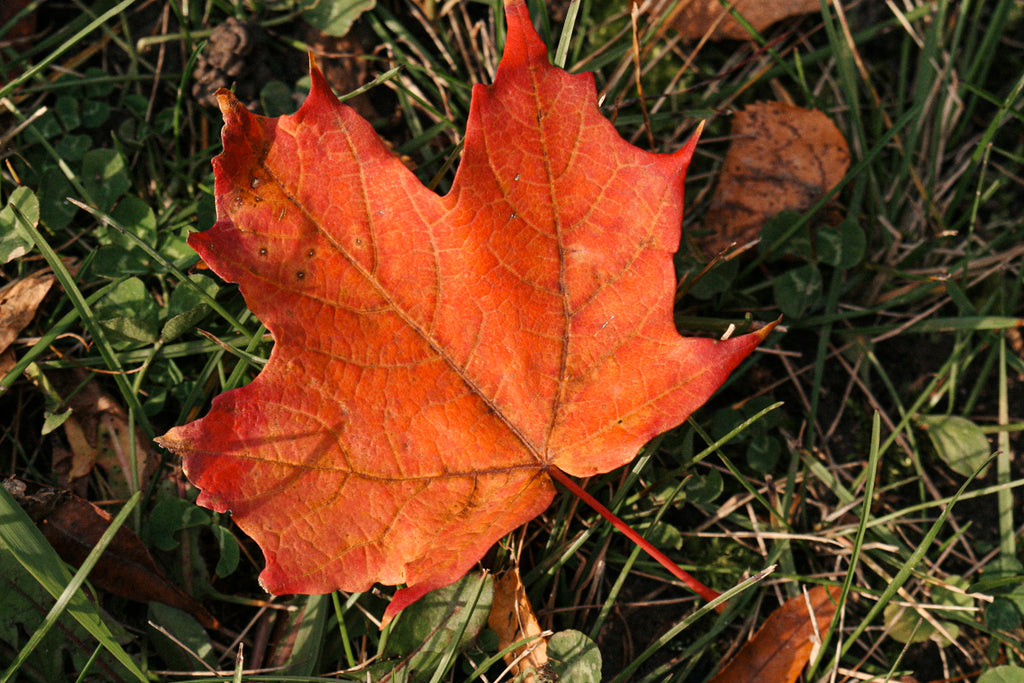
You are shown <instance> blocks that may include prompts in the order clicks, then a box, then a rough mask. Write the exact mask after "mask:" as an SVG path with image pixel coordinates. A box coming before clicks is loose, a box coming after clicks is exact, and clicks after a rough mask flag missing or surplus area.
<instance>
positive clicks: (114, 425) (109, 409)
mask: <svg viewBox="0 0 1024 683" xmlns="http://www.w3.org/2000/svg"><path fill="white" fill-rule="evenodd" d="M48 377H49V379H50V380H51V382H52V383H53V385H54V387H55V388H56V389H57V391H58V392H59V394H60V395H61V396H68V395H69V394H71V393H72V392H73V391H75V389H76V388H77V386H78V385H79V384H81V383H82V380H84V379H85V372H84V371H82V370H77V371H70V372H66V373H48ZM67 406H68V407H69V408H70V409H71V412H72V414H71V417H69V418H68V419H67V420H66V421H65V422H64V425H63V427H64V434H65V435H66V436H67V440H68V445H69V446H70V448H71V452H70V458H68V457H67V456H68V453H67V452H66V451H63V450H62V449H54V469H55V470H56V471H57V472H58V473H60V474H61V475H62V476H61V483H62V485H66V486H67V487H68V488H72V489H73V488H75V482H76V481H77V480H79V479H81V478H82V477H85V476H86V475H88V474H89V473H90V472H91V471H92V470H93V468H94V467H96V466H99V467H100V468H102V469H103V470H104V471H105V472H107V484H108V486H110V488H111V494H112V495H114V496H127V495H129V494H130V493H131V492H133V491H135V490H136V487H135V486H131V485H129V484H128V479H129V477H131V472H132V466H131V461H130V459H129V458H130V457H131V455H130V454H131V453H132V434H131V430H130V429H129V428H128V413H127V411H126V410H125V409H124V407H123V406H122V405H121V404H119V403H118V402H117V401H116V400H114V398H113V397H111V396H110V395H109V394H108V393H106V392H105V391H104V390H103V389H102V388H101V387H100V385H99V384H98V383H96V382H89V383H87V384H86V385H85V386H84V387H82V389H81V390H80V391H77V392H76V393H74V395H73V396H71V398H70V399H68V401H67ZM135 458H136V467H135V469H136V471H137V472H138V477H139V480H138V486H140V487H144V486H145V485H146V484H147V483H148V481H149V478H150V477H151V476H152V474H153V472H154V471H155V469H156V467H157V466H158V465H159V462H160V459H159V457H158V456H157V455H156V452H155V451H154V450H153V449H152V447H151V446H150V442H149V440H148V439H146V438H145V436H144V435H143V434H142V432H141V430H138V429H136V430H135ZM118 471H120V472H121V473H122V475H123V476H111V475H112V473H114V472H118Z"/></svg>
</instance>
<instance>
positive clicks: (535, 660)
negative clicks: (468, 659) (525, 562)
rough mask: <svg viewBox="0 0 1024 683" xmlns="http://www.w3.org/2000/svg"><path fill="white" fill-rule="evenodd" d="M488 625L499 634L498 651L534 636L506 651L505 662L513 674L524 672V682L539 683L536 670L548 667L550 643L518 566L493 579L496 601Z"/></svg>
mask: <svg viewBox="0 0 1024 683" xmlns="http://www.w3.org/2000/svg"><path fill="white" fill-rule="evenodd" d="M487 625H488V626H490V627H491V630H492V631H494V632H495V633H497V634H498V650H499V651H500V650H504V649H505V648H506V647H508V646H509V645H511V644H512V643H515V642H518V641H520V640H524V639H526V638H530V639H531V640H530V641H529V642H527V643H525V644H524V645H521V646H519V647H517V648H516V649H515V650H513V651H511V652H509V653H508V654H506V655H505V663H506V664H508V665H509V666H510V667H511V674H512V676H513V677H516V676H519V674H520V673H525V676H524V678H522V679H521V680H522V681H523V683H536V680H537V679H536V676H535V675H534V672H538V671H546V670H547V669H548V667H549V665H548V643H547V639H546V638H544V637H543V636H541V634H542V633H543V630H542V629H541V627H540V624H539V623H538V622H537V617H536V615H535V614H534V613H533V606H532V605H530V599H529V598H528V597H527V595H526V589H525V588H523V581H522V579H521V578H520V576H519V569H518V568H516V567H513V568H512V569H510V570H509V571H507V572H505V573H504V574H503V575H501V576H499V577H496V578H495V579H494V602H493V603H491V613H490V615H489V616H488V617H487ZM517 680H519V679H517Z"/></svg>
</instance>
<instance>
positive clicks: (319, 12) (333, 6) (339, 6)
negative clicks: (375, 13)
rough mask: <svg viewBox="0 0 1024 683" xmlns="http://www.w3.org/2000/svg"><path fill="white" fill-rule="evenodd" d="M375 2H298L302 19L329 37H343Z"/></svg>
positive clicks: (325, 0)
mask: <svg viewBox="0 0 1024 683" xmlns="http://www.w3.org/2000/svg"><path fill="white" fill-rule="evenodd" d="M376 4H377V2H376V0H299V7H301V8H302V18H303V19H305V20H306V21H308V22H309V23H310V24H312V25H313V26H315V27H317V28H318V29H320V30H321V31H323V32H324V33H326V34H327V35H329V36H343V35H345V34H347V33H348V31H349V29H350V28H352V22H354V21H355V20H356V19H358V18H359V15H360V14H362V13H363V12H367V11H369V10H371V9H373V7H374V5H376Z"/></svg>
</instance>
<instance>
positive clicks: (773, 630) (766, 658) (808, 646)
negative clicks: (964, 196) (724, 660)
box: [710, 586, 841, 683]
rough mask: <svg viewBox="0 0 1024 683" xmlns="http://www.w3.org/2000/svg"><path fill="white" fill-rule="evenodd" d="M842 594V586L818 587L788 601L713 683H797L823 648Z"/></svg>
mask: <svg viewBox="0 0 1024 683" xmlns="http://www.w3.org/2000/svg"><path fill="white" fill-rule="evenodd" d="M840 592H841V589H840V588H839V587H838V586H829V587H826V586H814V587H812V588H811V589H810V590H808V591H807V595H804V594H803V593H801V594H800V595H797V596H796V597H794V598H790V599H789V600H787V601H786V602H785V603H784V604H783V605H782V606H780V607H778V608H776V609H775V611H773V612H772V613H771V614H770V615H769V616H768V619H766V620H765V622H764V625H762V626H761V628H759V629H758V630H757V633H755V634H754V637H753V638H751V639H750V640H748V641H747V642H746V643H744V644H743V647H741V648H740V651H739V652H737V653H736V656H735V657H733V658H732V659H731V660H730V661H729V663H728V664H726V666H725V668H724V669H722V670H721V671H720V672H719V673H718V675H716V676H715V677H714V678H712V679H711V681H710V683H749V682H750V681H758V682H759V683H793V681H795V680H796V679H797V677H798V676H799V675H800V672H801V671H803V669H804V667H805V666H807V662H808V661H810V658H811V655H812V654H813V653H814V650H815V648H816V647H819V646H820V645H821V638H823V637H824V636H825V633H826V632H827V631H828V628H829V625H830V624H831V623H832V618H833V617H834V616H835V613H836V600H838V599H839V593H840ZM808 603H810V605H808Z"/></svg>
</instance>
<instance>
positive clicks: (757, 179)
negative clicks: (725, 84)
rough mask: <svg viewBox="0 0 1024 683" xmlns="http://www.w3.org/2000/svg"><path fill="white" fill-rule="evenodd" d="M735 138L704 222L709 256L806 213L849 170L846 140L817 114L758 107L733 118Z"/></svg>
mask: <svg viewBox="0 0 1024 683" xmlns="http://www.w3.org/2000/svg"><path fill="white" fill-rule="evenodd" d="M732 136H733V138H734V140H733V143H732V145H731V146H730V147H729V151H728V152H727V153H726V155H725V163H724V164H723V165H722V172H721V175H720V176H719V179H718V185H717V186H716V188H715V193H714V195H713V196H712V199H711V206H710V207H709V208H708V213H707V217H706V218H705V219H704V228H705V230H707V231H709V232H710V235H709V237H707V238H706V239H705V240H703V241H702V245H701V246H702V247H703V248H704V251H705V253H706V254H708V255H709V256H710V255H713V254H716V253H718V252H720V251H721V250H722V249H724V248H726V247H728V246H729V245H730V244H731V243H733V242H746V241H749V240H752V239H754V238H756V237H757V234H758V232H759V231H760V230H761V227H762V226H763V225H764V224H765V221H767V220H768V219H769V218H771V217H772V216H774V215H776V214H778V213H779V212H780V211H783V210H786V209H789V210H792V211H804V210H806V209H808V208H809V207H810V206H811V205H813V204H814V203H815V202H816V201H818V200H819V199H821V197H822V196H823V195H824V194H825V193H826V192H828V191H829V190H830V189H832V188H833V187H834V186H835V185H836V184H837V183H838V182H839V181H840V180H842V179H843V176H844V175H846V171H847V170H848V169H849V167H850V150H849V147H848V146H847V144H846V139H845V138H844V137H843V135H842V133H840V132H839V129H838V128H836V126H835V124H834V123H832V120H831V119H829V118H828V117H827V116H825V114H823V113H822V112H820V111H817V110H813V109H802V108H800V107H794V106H792V105H789V104H783V103H781V102H759V103H755V104H752V105H750V106H749V107H747V108H746V109H744V110H743V111H741V112H738V113H737V114H736V116H735V118H734V119H733V123H732Z"/></svg>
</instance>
